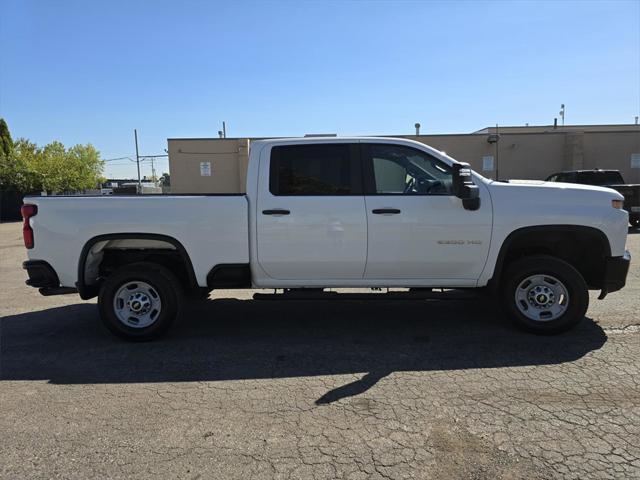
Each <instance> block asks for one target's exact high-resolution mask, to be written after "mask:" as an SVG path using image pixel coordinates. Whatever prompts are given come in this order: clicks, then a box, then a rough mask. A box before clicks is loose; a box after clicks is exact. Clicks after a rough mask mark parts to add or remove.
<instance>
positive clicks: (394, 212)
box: [372, 208, 400, 215]
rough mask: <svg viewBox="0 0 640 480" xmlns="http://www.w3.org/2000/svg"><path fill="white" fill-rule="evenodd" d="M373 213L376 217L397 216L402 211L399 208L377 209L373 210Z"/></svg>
mask: <svg viewBox="0 0 640 480" xmlns="http://www.w3.org/2000/svg"><path fill="white" fill-rule="evenodd" d="M372 213H375V214H376V215H397V214H399V213H400V210H399V209H397V208H376V209H374V210H372Z"/></svg>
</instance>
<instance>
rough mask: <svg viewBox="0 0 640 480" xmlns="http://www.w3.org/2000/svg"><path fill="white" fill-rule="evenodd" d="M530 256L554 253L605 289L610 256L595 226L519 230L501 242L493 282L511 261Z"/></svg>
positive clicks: (591, 284) (597, 286) (596, 286)
mask: <svg viewBox="0 0 640 480" xmlns="http://www.w3.org/2000/svg"><path fill="white" fill-rule="evenodd" d="M530 255H551V256H553V257H556V258H559V259H561V260H564V261H565V262H567V263H569V264H570V265H572V266H573V267H574V268H575V269H576V270H578V271H579V272H580V274H581V275H582V276H583V278H584V279H585V282H586V283H587V285H588V286H589V288H592V289H599V288H602V281H603V278H604V269H605V259H606V257H607V256H609V255H611V250H610V247H609V241H608V240H607V237H606V236H605V235H604V233H603V232H602V231H600V230H598V229H595V228H592V227H574V226H548V227H529V228H524V229H521V230H516V231H515V232H513V233H512V234H511V235H509V236H508V237H507V239H506V240H505V242H504V243H503V245H502V248H501V250H500V254H499V255H498V261H497V263H496V268H495V271H494V276H493V279H492V283H498V282H499V279H500V276H501V275H502V272H503V271H504V270H505V268H507V267H508V265H509V264H510V263H512V262H513V261H515V260H518V259H520V258H523V257H526V256H530Z"/></svg>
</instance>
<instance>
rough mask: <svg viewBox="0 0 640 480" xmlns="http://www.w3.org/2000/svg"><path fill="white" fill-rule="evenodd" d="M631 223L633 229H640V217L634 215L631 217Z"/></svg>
mask: <svg viewBox="0 0 640 480" xmlns="http://www.w3.org/2000/svg"><path fill="white" fill-rule="evenodd" d="M629 223H630V224H631V226H632V227H635V228H638V227H640V215H632V216H631V217H629Z"/></svg>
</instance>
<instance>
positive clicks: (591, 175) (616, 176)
mask: <svg viewBox="0 0 640 480" xmlns="http://www.w3.org/2000/svg"><path fill="white" fill-rule="evenodd" d="M578 183H583V184H585V185H616V184H620V183H624V181H623V180H622V175H620V172H611V171H609V172H606V171H602V172H580V173H579V174H578Z"/></svg>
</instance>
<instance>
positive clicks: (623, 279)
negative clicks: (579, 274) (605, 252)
mask: <svg viewBox="0 0 640 480" xmlns="http://www.w3.org/2000/svg"><path fill="white" fill-rule="evenodd" d="M630 263H631V254H630V253H629V251H628V250H626V251H625V252H624V255H623V256H621V257H608V258H607V259H606V263H605V267H604V282H603V284H602V291H601V292H600V296H599V297H598V298H599V299H603V298H604V297H605V296H606V295H607V294H608V293H611V292H616V291H618V290H620V289H621V288H622V287H624V286H625V284H626V283H627V273H629V265H630Z"/></svg>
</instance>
